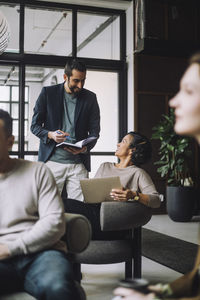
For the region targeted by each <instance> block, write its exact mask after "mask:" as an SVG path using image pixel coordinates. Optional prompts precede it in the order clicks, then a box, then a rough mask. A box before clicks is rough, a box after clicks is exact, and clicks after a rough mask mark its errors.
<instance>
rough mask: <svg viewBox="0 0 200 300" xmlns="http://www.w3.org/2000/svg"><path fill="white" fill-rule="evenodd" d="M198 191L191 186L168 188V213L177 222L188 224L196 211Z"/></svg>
mask: <svg viewBox="0 0 200 300" xmlns="http://www.w3.org/2000/svg"><path fill="white" fill-rule="evenodd" d="M195 199H196V189H195V188H194V187H191V186H168V187H167V213H168V215H169V217H170V218H171V219H172V220H173V221H175V222H188V221H190V220H191V218H192V216H193V214H194V209H195Z"/></svg>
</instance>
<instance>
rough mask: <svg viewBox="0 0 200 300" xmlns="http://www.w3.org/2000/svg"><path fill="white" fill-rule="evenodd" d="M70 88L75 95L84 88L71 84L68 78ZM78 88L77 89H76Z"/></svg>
mask: <svg viewBox="0 0 200 300" xmlns="http://www.w3.org/2000/svg"><path fill="white" fill-rule="evenodd" d="M68 89H69V90H70V91H71V92H72V94H74V95H78V94H79V93H80V91H81V90H82V89H79V88H78V87H76V86H70V83H69V80H68ZM75 90H76V91H75Z"/></svg>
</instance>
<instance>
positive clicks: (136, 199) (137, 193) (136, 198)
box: [128, 191, 140, 202]
mask: <svg viewBox="0 0 200 300" xmlns="http://www.w3.org/2000/svg"><path fill="white" fill-rule="evenodd" d="M135 193H136V195H135V196H134V197H133V198H131V199H128V202H134V201H139V199H140V195H139V192H138V191H136V192H135Z"/></svg>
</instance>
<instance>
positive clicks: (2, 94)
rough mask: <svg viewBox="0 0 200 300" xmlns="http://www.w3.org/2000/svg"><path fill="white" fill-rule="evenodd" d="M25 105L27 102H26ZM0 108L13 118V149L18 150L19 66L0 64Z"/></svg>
mask: <svg viewBox="0 0 200 300" xmlns="http://www.w3.org/2000/svg"><path fill="white" fill-rule="evenodd" d="M26 105H27V103H26ZM0 108H1V109H3V110H6V111H7V112H9V113H10V115H11V117H12V118H13V135H14V136H15V142H14V145H13V149H12V150H13V151H18V137H19V68H18V67H17V66H15V65H12V66H6V65H1V66H0Z"/></svg>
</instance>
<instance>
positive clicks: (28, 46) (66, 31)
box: [24, 8, 72, 56]
mask: <svg viewBox="0 0 200 300" xmlns="http://www.w3.org/2000/svg"><path fill="white" fill-rule="evenodd" d="M30 37H31V38H30ZM24 49H25V52H32V53H37V54H38V53H41V54H55V55H65V56H69V55H71V52H72V13H71V11H63V10H60V11H59V10H57V11H55V10H42V9H36V8H26V9H25V46H24Z"/></svg>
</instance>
